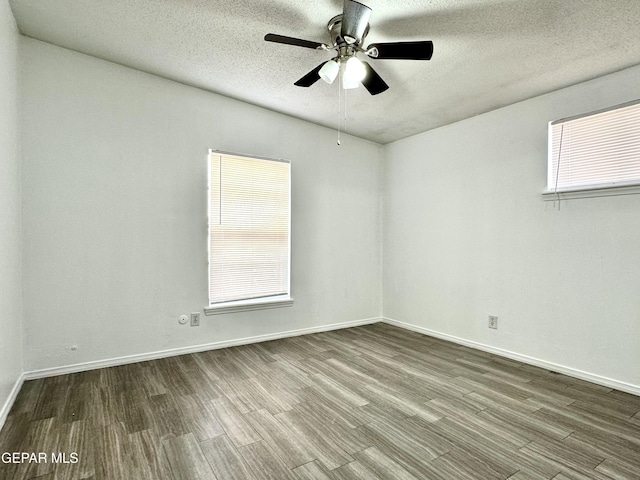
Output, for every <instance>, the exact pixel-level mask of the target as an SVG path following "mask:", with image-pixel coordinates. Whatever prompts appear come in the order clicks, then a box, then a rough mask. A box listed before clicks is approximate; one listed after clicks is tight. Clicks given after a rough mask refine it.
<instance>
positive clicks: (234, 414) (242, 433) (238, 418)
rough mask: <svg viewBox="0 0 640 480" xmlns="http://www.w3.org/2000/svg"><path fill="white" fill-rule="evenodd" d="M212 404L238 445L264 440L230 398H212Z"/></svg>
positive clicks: (226, 429) (227, 431) (234, 442)
mask: <svg viewBox="0 0 640 480" xmlns="http://www.w3.org/2000/svg"><path fill="white" fill-rule="evenodd" d="M211 406H212V408H213V411H214V412H215V414H216V417H217V418H218V420H219V421H220V424H221V425H222V428H223V429H224V431H225V432H226V434H227V436H228V437H229V439H230V440H231V441H232V442H233V444H234V445H235V446H236V447H241V446H243V445H248V444H250V443H253V442H257V441H260V440H262V439H261V437H260V436H259V435H258V434H257V433H256V431H255V430H254V429H253V427H251V425H249V423H247V421H246V420H245V418H244V417H243V416H242V415H241V414H240V412H238V411H237V410H236V408H235V407H234V406H233V405H232V404H231V402H230V401H229V400H226V399H215V400H211Z"/></svg>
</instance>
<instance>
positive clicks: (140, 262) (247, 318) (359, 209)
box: [21, 38, 382, 371]
mask: <svg viewBox="0 0 640 480" xmlns="http://www.w3.org/2000/svg"><path fill="white" fill-rule="evenodd" d="M21 47H22V48H21V53H22V58H21V64H22V69H23V70H22V74H23V77H22V89H23V95H22V98H23V104H22V108H23V121H24V128H23V137H22V144H23V161H24V228H25V237H26V242H25V245H24V250H25V260H24V276H25V288H24V311H25V325H26V329H25V331H26V345H27V350H26V352H25V370H27V371H31V370H36V369H43V368H50V367H57V366H61V365H71V364H78V363H82V362H88V361H95V360H102V359H109V358H115V357H120V356H127V355H133V354H141V353H147V352H154V351H160V350H165V349H170V348H178V347H185V346H191V345H198V344H205V343H209V342H218V341H224V340H232V339H238V338H244V337H251V336H256V335H264V334H271V333H278V332H283V331H289V330H296V329H302V328H309V327H314V326H321V325H328V324H334V323H340V322H348V321H356V320H361V319H367V318H376V317H379V315H380V311H381V295H382V292H381V285H382V281H381V278H382V277H381V275H382V274H381V240H382V238H381V235H382V231H381V215H382V212H381V202H380V198H381V190H382V147H381V146H380V145H377V144H374V143H371V142H368V141H364V140H360V139H356V138H353V137H346V138H344V139H343V141H342V145H341V146H340V147H338V146H336V134H335V132H334V131H331V130H329V129H326V128H323V127H318V126H315V125H312V124H310V123H306V122H302V121H300V120H296V119H294V118H291V117H287V116H285V115H281V114H277V113H274V112H271V111H268V110H265V109H261V108H258V107H254V106H250V105H248V104H244V103H241V102H238V101H235V100H231V99H229V98H225V97H222V96H219V95H214V94H211V93H208V92H205V91H202V90H198V89H195V88H191V87H187V86H184V85H180V84H177V83H174V82H171V81H168V80H165V79H161V78H158V77H154V76H151V75H148V74H144V73H141V72H139V71H136V70H132V69H128V68H124V67H121V66H118V65H115V64H112V63H109V62H105V61H101V60H98V59H96V58H93V57H89V56H85V55H82V54H78V53H75V52H71V51H69V50H65V49H62V48H58V47H55V46H52V45H49V44H46V43H42V42H38V41H35V40H32V39H27V38H23V39H22V45H21ZM210 147H211V148H216V149H220V150H226V151H232V152H238V153H247V154H254V155H260V156H266V157H272V158H284V159H288V160H290V161H291V163H292V188H293V194H292V204H293V213H292V223H293V229H292V245H293V246H292V248H293V252H292V263H293V265H292V294H293V296H294V298H295V305H294V306H293V307H290V308H281V309H272V310H262V311H254V312H244V313H235V314H231V315H224V316H223V315H219V316H209V317H204V316H202V321H201V323H202V325H201V326H200V327H198V328H196V327H189V326H180V325H178V322H177V319H178V316H179V315H180V314H184V313H189V312H192V311H202V309H203V307H204V306H205V305H206V304H207V244H206V241H207V218H206V214H207V212H206V182H207V179H206V155H207V150H208V148H210ZM73 345H77V347H78V348H77V350H71V347H72V346H73Z"/></svg>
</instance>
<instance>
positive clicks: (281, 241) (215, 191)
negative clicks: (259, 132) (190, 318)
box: [205, 151, 292, 314]
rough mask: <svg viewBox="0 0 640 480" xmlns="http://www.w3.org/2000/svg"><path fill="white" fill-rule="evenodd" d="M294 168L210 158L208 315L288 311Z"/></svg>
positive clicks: (238, 158)
mask: <svg viewBox="0 0 640 480" xmlns="http://www.w3.org/2000/svg"><path fill="white" fill-rule="evenodd" d="M290 210H291V208H290V164H289V162H283V161H278V160H267V159H260V158H251V157H243V156H239V155H233V154H227V153H220V152H215V151H211V152H210V153H209V308H207V309H205V312H206V313H207V314H214V313H227V312H230V311H236V310H252V309H256V308H269V307H279V306H288V305H291V304H292V300H291V298H290V290H289V286H290V282H289V270H290Z"/></svg>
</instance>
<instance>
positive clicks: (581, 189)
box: [542, 99, 640, 202]
mask: <svg viewBox="0 0 640 480" xmlns="http://www.w3.org/2000/svg"><path fill="white" fill-rule="evenodd" d="M638 104H640V99H638V100H632V101H630V102H625V103H620V104H617V105H612V106H610V107H605V108H601V109H598V110H593V111H590V112H587V113H581V114H578V115H572V116H570V117H565V118H561V119H558V120H554V121H552V122H549V123H548V126H547V132H548V133H547V176H548V175H549V168H550V160H551V150H552V147H551V138H552V134H551V130H552V128H553V126H554V125H558V124H561V123H566V122H571V121H573V120H578V119H580V118H585V117H590V116H593V115H599V114H601V113H606V112H610V111H612V110H618V109H621V108H626V107H632V106H635V105H638ZM637 194H640V180H631V181H628V182H609V183H595V184H591V185H581V186H577V187H570V188H559V189H550V188H549V185H548V184H547V185H546V187H545V189H544V191H543V192H542V198H543V200H544V201H545V202H550V201H555V200H562V199H574V198H594V197H613V196H619V195H637Z"/></svg>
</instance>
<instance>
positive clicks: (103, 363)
mask: <svg viewBox="0 0 640 480" xmlns="http://www.w3.org/2000/svg"><path fill="white" fill-rule="evenodd" d="M380 321H382V319H381V318H379V317H375V318H365V319H362V320H353V321H350V322H343V323H333V324H329V325H320V326H317V327H309V328H301V329H299V330H288V331H285V332H278V333H270V334H267V335H257V336H255V337H245V338H237V339H234V340H224V341H222V342H213V343H205V344H201V345H193V346H189V347H180V348H172V349H169V350H160V351H157V352H149V353H141V354H136V355H127V356H124V357H117V358H107V359H104V360H96V361H93V362H85V363H76V364H73V365H64V366H61V367H54V368H43V369H41V370H32V371H30V372H25V373H24V374H23V377H24V380H33V379H36V378H45V377H54V376H56V375H66V374H68V373H77V372H85V371H87V370H95V369H98V368H106V367H115V366H117V365H125V364H128V363H137V362H145V361H147V360H156V359H158V358H165V357H173V356H177V355H186V354H189V353H197V352H205V351H207V350H217V349H220V348H228V347H237V346H238V345H247V344H249V343H260V342H268V341H270V340H278V339H281V338H287V337H297V336H299V335H308V334H310V333H320V332H328V331H331V330H338V329H342V328H351V327H359V326H361V325H369V324H371V323H378V322H380ZM9 408H10V407H9Z"/></svg>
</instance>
